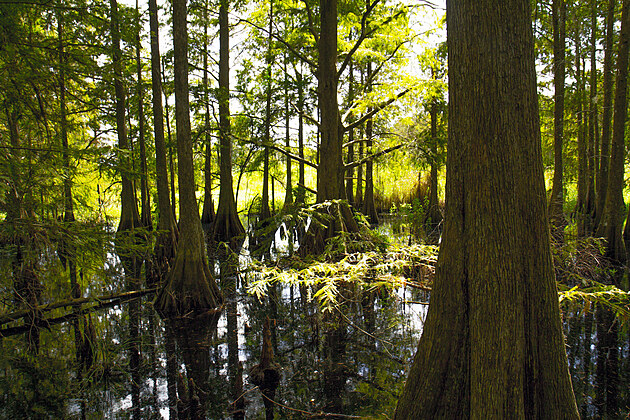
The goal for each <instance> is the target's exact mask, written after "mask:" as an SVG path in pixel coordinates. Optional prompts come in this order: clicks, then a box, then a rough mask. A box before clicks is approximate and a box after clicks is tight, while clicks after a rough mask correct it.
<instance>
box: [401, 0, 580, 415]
mask: <svg viewBox="0 0 630 420" xmlns="http://www.w3.org/2000/svg"><path fill="white" fill-rule="evenodd" d="M447 19H448V20H447V25H448V36H447V40H448V41H447V42H448V55H449V108H450V109H449V119H450V120H449V128H448V130H449V138H448V157H447V187H446V219H445V232H444V235H443V241H442V247H441V249H440V255H439V259H438V264H437V270H436V279H435V282H434V286H433V291H432V294H431V305H430V307H429V312H428V316H427V320H426V323H425V326H424V332H423V335H422V338H421V339H420V344H419V346H418V352H417V354H416V356H415V359H414V363H413V366H412V368H411V371H410V373H409V378H408V380H407V383H406V386H405V389H404V392H403V394H402V396H401V398H400V400H399V402H398V407H397V410H396V414H395V418H396V419H468V418H475V419H482V418H483V419H518V418H531V419H540V418H550V419H577V418H578V414H577V408H576V406H575V399H574V396H573V391H572V389H571V382H570V377H569V372H568V367H567V358H566V354H565V350H564V339H563V336H562V327H561V322H560V311H559V305H558V295H557V290H556V284H555V279H554V271H553V265H552V259H551V251H550V246H549V240H550V238H549V228H548V225H547V222H548V220H547V210H546V200H545V186H544V180H543V168H542V153H541V146H540V128H539V116H538V100H537V94H536V72H535V60H534V43H533V36H532V28H531V16H530V2H529V1H528V0H506V1H503V2H496V1H490V0H481V1H480V0H462V1H458V2H448V3H447Z"/></svg>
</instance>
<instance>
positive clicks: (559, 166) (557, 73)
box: [549, 0, 566, 243]
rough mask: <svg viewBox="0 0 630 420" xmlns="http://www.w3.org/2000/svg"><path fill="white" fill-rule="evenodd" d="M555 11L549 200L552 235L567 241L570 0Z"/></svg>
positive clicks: (559, 3)
mask: <svg viewBox="0 0 630 420" xmlns="http://www.w3.org/2000/svg"><path fill="white" fill-rule="evenodd" d="M552 9H553V13H552V19H553V84H554V91H555V92H554V117H553V139H554V142H553V143H554V147H553V149H554V166H553V186H552V189H551V199H550V201H549V221H550V222H551V236H552V238H553V239H554V240H556V241H557V242H560V243H561V242H564V228H565V226H566V220H565V218H564V176H563V175H564V173H563V172H564V166H563V162H562V147H563V143H564V83H565V80H564V79H565V51H564V50H565V31H566V24H565V22H566V3H565V2H564V0H554V1H553V5H552Z"/></svg>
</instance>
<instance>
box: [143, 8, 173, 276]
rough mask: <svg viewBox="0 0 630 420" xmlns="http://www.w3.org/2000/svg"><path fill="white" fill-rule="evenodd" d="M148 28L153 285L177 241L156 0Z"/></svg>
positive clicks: (163, 271) (165, 270)
mask: <svg viewBox="0 0 630 420" xmlns="http://www.w3.org/2000/svg"><path fill="white" fill-rule="evenodd" d="M149 25H150V31H151V35H150V36H151V38H150V39H151V89H152V90H151V92H152V94H153V98H152V109H153V129H154V130H153V133H154V134H153V136H154V138H155V172H156V177H157V198H158V201H157V208H158V237H157V239H156V243H155V249H154V262H153V264H152V267H153V270H154V272H153V273H150V274H151V277H150V278H149V279H148V280H150V281H149V283H152V284H156V283H158V282H160V281H161V279H162V278H163V277H164V276H165V275H166V273H167V272H168V269H169V266H170V265H171V263H172V261H173V258H174V257H175V246H176V243H177V239H176V229H177V226H176V224H175V219H174V218H173V208H172V206H171V199H170V196H169V186H168V182H169V180H168V166H167V162H166V142H165V140H164V109H163V108H162V75H161V60H160V44H159V30H160V29H159V26H158V8H157V1H156V0H149Z"/></svg>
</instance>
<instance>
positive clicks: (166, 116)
mask: <svg viewBox="0 0 630 420" xmlns="http://www.w3.org/2000/svg"><path fill="white" fill-rule="evenodd" d="M156 13H157V12H156ZM160 61H161V67H162V82H163V83H162V94H163V95H164V121H165V122H166V134H167V139H168V170H169V172H170V175H171V176H170V185H171V211H172V212H173V220H174V221H176V220H177V214H176V212H175V208H176V207H177V199H176V194H175V159H174V157H173V155H174V154H175V152H174V147H173V144H174V142H173V136H172V134H171V117H170V115H169V107H168V95H167V94H166V90H164V85H165V84H166V74H165V73H166V71H165V69H164V61H163V60H160ZM175 226H176V225H175Z"/></svg>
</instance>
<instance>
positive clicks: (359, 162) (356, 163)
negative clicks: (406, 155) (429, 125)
mask: <svg viewBox="0 0 630 420" xmlns="http://www.w3.org/2000/svg"><path fill="white" fill-rule="evenodd" d="M404 145H405V144H404V143H400V144H398V145H396V146H392V147H388V148H387V149H385V150H381V151H380V152H377V153H373V154H371V155H369V156H366V157H364V158H363V159H361V160H356V161H354V162H350V163H346V164H345V165H343V166H344V168H346V169H351V168H356V167H357V166H359V165H363V164H364V163H365V162H367V161H370V160H373V159H376V158H377V157H380V156H383V155H385V154H387V153H390V152H393V151H394V150H397V149H400V148H401V147H403V146H404Z"/></svg>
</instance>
